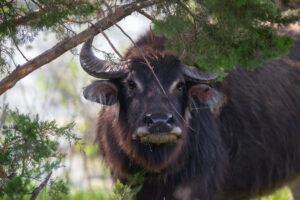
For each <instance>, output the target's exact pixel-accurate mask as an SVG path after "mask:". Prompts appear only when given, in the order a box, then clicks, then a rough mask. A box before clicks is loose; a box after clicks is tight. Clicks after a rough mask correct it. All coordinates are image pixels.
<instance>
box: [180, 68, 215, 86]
mask: <svg viewBox="0 0 300 200" xmlns="http://www.w3.org/2000/svg"><path fill="white" fill-rule="evenodd" d="M181 69H182V72H183V74H184V75H185V76H186V77H187V78H189V79H191V80H193V81H199V82H209V81H212V80H215V79H217V78H218V76H219V75H218V74H217V73H214V74H213V75H208V74H207V73H205V72H203V71H201V70H199V69H198V68H197V67H191V66H187V65H182V66H181Z"/></svg>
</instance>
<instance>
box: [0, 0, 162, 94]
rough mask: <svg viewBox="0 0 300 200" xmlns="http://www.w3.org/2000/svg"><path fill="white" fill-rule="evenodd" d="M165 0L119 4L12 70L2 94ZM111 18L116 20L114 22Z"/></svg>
mask: <svg viewBox="0 0 300 200" xmlns="http://www.w3.org/2000/svg"><path fill="white" fill-rule="evenodd" d="M164 1H166V0H147V1H141V2H135V3H131V4H126V5H122V6H118V7H117V8H116V9H115V10H114V12H113V13H109V14H108V15H107V16H106V17H104V18H103V19H101V20H100V21H98V22H97V23H95V24H94V26H91V27H89V28H87V29H85V30H84V31H82V32H81V33H79V34H77V35H75V36H73V37H71V38H67V39H65V40H63V41H61V42H59V43H57V44H56V45H55V46H54V47H52V48H51V49H49V50H47V51H45V52H44V53H42V54H40V55H39V56H37V57H35V58H33V59H32V60H30V61H28V62H27V63H25V64H23V65H21V66H20V67H18V68H16V69H15V70H14V71H12V72H11V73H10V74H9V75H8V76H7V77H5V78H4V79H2V80H1V81H0V95H1V94H3V93H4V92H5V91H6V90H8V89H10V88H12V87H13V86H14V85H15V84H16V83H17V82H18V81H19V80H20V79H22V78H23V77H25V76H26V75H28V74H29V73H31V72H33V71H34V70H36V69H38V68H40V67H41V66H43V65H45V64H47V63H49V62H50V61H52V60H54V59H55V58H57V57H59V56H60V55H62V54H63V53H65V52H66V51H68V50H70V49H72V48H74V47H76V46H77V45H79V44H81V43H82V42H85V41H87V40H88V39H90V38H92V37H94V36H95V35H96V34H98V33H99V32H101V31H104V30H106V29H107V28H109V27H111V26H112V25H114V23H116V22H118V21H120V20H122V19H123V18H125V17H127V16H128V15H130V14H131V13H133V12H135V11H137V10H140V9H143V8H146V7H149V6H152V5H155V4H159V3H162V2H164ZM111 19H114V20H115V21H114V23H113V22H112V20H111Z"/></svg>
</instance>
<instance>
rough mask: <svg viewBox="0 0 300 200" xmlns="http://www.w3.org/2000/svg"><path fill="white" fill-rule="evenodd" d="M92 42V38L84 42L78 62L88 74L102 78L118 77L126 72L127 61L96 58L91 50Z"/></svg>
mask: <svg viewBox="0 0 300 200" xmlns="http://www.w3.org/2000/svg"><path fill="white" fill-rule="evenodd" d="M92 43H93V38H91V39H89V40H88V41H87V42H85V43H84V45H83V47H82V49H81V52H80V64H81V66H82V68H83V69H84V70H85V71H86V72H87V73H88V74H90V75H92V76H94V77H97V78H102V79H112V78H119V77H121V76H123V75H125V74H126V72H127V71H128V62H125V61H121V62H119V63H112V62H109V61H105V60H101V59H99V58H97V57H96V56H95V55H94V53H93V52H92Z"/></svg>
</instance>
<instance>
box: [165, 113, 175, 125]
mask: <svg viewBox="0 0 300 200" xmlns="http://www.w3.org/2000/svg"><path fill="white" fill-rule="evenodd" d="M174 122H175V119H174V117H173V116H172V115H171V116H170V117H169V118H168V120H167V123H168V124H173V123H174Z"/></svg>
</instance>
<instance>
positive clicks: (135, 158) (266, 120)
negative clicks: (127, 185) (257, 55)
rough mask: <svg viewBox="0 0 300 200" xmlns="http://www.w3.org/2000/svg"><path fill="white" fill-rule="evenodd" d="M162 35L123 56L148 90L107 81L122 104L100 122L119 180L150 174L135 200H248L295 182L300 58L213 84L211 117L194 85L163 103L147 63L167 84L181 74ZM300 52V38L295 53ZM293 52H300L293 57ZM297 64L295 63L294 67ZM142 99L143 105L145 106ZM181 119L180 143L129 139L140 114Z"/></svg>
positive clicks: (299, 168)
mask: <svg viewBox="0 0 300 200" xmlns="http://www.w3.org/2000/svg"><path fill="white" fill-rule="evenodd" d="M164 40H165V38H164V37H157V36H155V37H151V36H150V35H146V36H143V37H141V39H140V40H139V41H137V42H136V44H137V45H138V46H139V48H136V47H132V48H130V49H129V50H128V51H127V53H126V56H125V58H126V59H127V60H131V62H132V65H131V72H130V73H129V75H128V76H130V75H132V74H133V75H135V76H138V78H139V80H142V84H143V83H144V84H143V86H144V90H145V93H144V94H143V95H140V96H138V97H135V96H133V95H132V94H131V93H130V91H129V90H128V89H127V88H126V86H124V85H126V81H127V78H126V77H125V78H119V79H113V80H110V81H111V82H112V83H113V84H114V85H115V86H116V87H117V88H118V103H117V104H114V105H112V106H106V107H105V108H104V109H103V111H102V112H101V113H100V117H99V120H98V130H97V138H98V139H97V141H98V142H99V146H100V148H101V153H102V156H103V157H104V159H105V160H106V162H107V163H108V164H109V166H110V167H111V169H112V172H113V176H114V178H115V179H116V178H119V179H120V180H122V181H126V179H127V177H128V176H129V175H132V174H134V173H136V172H139V171H145V172H146V174H145V183H144V186H143V188H142V190H141V191H140V192H139V193H138V194H137V197H136V198H137V199H141V200H147V199H149V200H150V199H157V200H160V199H165V200H169V199H182V200H184V199H201V200H217V199H222V200H225V199H243V200H245V199H249V198H250V197H254V196H257V195H261V194H265V193H269V192H271V191H272V190H274V189H275V188H277V187H280V186H282V185H284V184H288V183H290V182H291V181H292V180H293V179H295V177H297V175H298V174H299V173H300V148H299V145H300V132H299V130H300V67H299V63H300V60H299V58H300V55H299V52H295V51H293V50H292V52H291V54H290V56H285V57H281V58H278V59H276V60H273V61H271V62H268V63H266V64H264V65H263V66H262V67H259V68H257V69H256V70H254V71H245V70H244V69H242V68H237V70H236V71H232V72H230V73H229V75H228V76H227V77H226V78H225V79H224V80H223V81H222V82H219V83H215V84H213V85H211V86H212V87H213V88H215V89H216V90H217V91H218V92H219V93H220V94H222V95H223V96H224V99H226V101H224V105H223V106H222V108H221V110H220V112H219V113H218V114H214V113H212V112H211V110H210V109H209V108H208V106H207V105H203V103H201V102H199V101H197V100H191V97H190V95H189V90H190V88H191V87H192V86H194V85H196V84H198V83H196V82H193V81H190V80H185V89H184V91H183V95H182V96H179V97H178V98H177V97H176V98H177V99H176V98H175V96H174V98H173V96H171V97H172V98H170V99H171V100H170V101H171V103H166V102H167V100H163V97H162V96H163V95H162V94H161V91H160V90H159V88H158V87H157V86H155V84H154V83H153V82H154V77H153V74H151V71H150V69H149V68H148V67H147V65H146V64H145V61H144V58H143V56H142V55H141V53H140V51H142V52H143V55H144V56H145V57H146V58H147V59H148V60H149V62H150V63H151V66H153V70H154V72H155V74H156V76H157V78H158V79H159V80H160V81H161V83H162V86H163V87H165V86H166V85H168V84H170V83H171V82H172V81H174V80H175V79H176V78H178V77H183V75H182V72H181V70H180V60H179V58H178V57H177V56H176V55H175V54H173V53H171V52H167V51H165V50H164ZM299 47H300V43H299V41H298V42H297V43H296V48H299ZM295 54H297V55H296V56H295ZM291 63H296V64H294V65H293V64H291ZM141 102H142V103H141ZM170 104H173V105H174V107H175V108H176V110H177V112H178V113H179V114H180V116H181V117H180V116H177V119H176V120H177V121H178V122H180V123H182V124H183V125H182V129H183V133H184V134H183V136H182V138H181V139H180V140H179V141H178V142H177V143H176V144H164V145H150V144H149V145H147V144H142V143H140V142H139V141H136V140H132V137H131V136H132V133H133V132H134V130H135V128H136V126H137V124H138V121H139V120H140V117H141V115H143V114H144V113H145V112H146V111H147V110H149V109H151V108H153V107H155V105H159V106H161V105H162V106H163V109H166V110H172V109H173V107H172V106H170Z"/></svg>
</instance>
